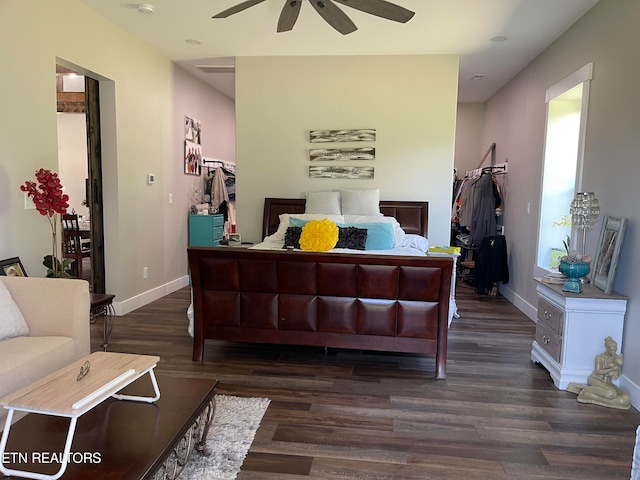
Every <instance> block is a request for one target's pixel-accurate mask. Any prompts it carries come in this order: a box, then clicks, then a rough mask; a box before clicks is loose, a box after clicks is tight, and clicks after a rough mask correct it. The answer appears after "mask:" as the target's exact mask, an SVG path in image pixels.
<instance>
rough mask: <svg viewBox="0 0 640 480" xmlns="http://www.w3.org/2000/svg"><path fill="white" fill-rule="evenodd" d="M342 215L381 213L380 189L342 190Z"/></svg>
mask: <svg viewBox="0 0 640 480" xmlns="http://www.w3.org/2000/svg"><path fill="white" fill-rule="evenodd" d="M340 205H341V207H342V210H341V212H342V215H380V189H378V188H373V189H368V190H340Z"/></svg>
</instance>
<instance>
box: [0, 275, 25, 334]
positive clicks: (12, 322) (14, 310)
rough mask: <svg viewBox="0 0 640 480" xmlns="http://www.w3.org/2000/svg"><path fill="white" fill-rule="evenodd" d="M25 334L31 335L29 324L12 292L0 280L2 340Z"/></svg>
mask: <svg viewBox="0 0 640 480" xmlns="http://www.w3.org/2000/svg"><path fill="white" fill-rule="evenodd" d="M23 335H29V326H28V325H27V322H26V321H25V319H24V316H23V315H22V312H21V311H20V309H19V308H18V305H16V302H14V301H13V297H11V293H9V290H7V287H5V285H4V282H3V281H2V280H0V341H2V340H4V339H6V338H13V337H19V336H23Z"/></svg>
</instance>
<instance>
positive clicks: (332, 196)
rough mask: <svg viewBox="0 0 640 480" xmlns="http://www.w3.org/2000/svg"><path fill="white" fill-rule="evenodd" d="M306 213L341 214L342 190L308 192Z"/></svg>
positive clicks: (306, 195)
mask: <svg viewBox="0 0 640 480" xmlns="http://www.w3.org/2000/svg"><path fill="white" fill-rule="evenodd" d="M305 197H306V199H307V202H306V204H305V208H304V213H322V214H326V215H340V192H307V193H306V194H305Z"/></svg>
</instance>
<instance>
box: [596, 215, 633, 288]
mask: <svg viewBox="0 0 640 480" xmlns="http://www.w3.org/2000/svg"><path fill="white" fill-rule="evenodd" d="M626 229H627V219H626V218H619V217H610V216H606V217H604V222H603V223H602V231H601V232H600V241H599V242H598V250H597V251H596V258H595V261H594V262H593V268H592V271H591V283H592V284H593V285H595V286H596V287H598V288H599V289H600V290H602V291H603V292H604V293H606V294H607V295H609V294H610V293H611V292H612V290H613V281H614V280H615V275H616V269H617V268H618V260H619V258H620V249H621V248H622V240H623V239H624V232H625V230H626Z"/></svg>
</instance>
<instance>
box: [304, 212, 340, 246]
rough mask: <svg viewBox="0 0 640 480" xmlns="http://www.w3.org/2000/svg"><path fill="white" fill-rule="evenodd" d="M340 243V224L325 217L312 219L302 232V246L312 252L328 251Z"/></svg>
mask: <svg viewBox="0 0 640 480" xmlns="http://www.w3.org/2000/svg"><path fill="white" fill-rule="evenodd" d="M336 243H338V226H337V225H336V224H335V222H332V221H331V220H329V219H327V218H325V219H322V220H311V221H310V222H308V223H307V224H306V225H305V226H304V227H302V233H301V234H300V248H301V249H302V250H308V251H311V252H326V251H327V250H331V249H332V248H334V247H335V246H336Z"/></svg>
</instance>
